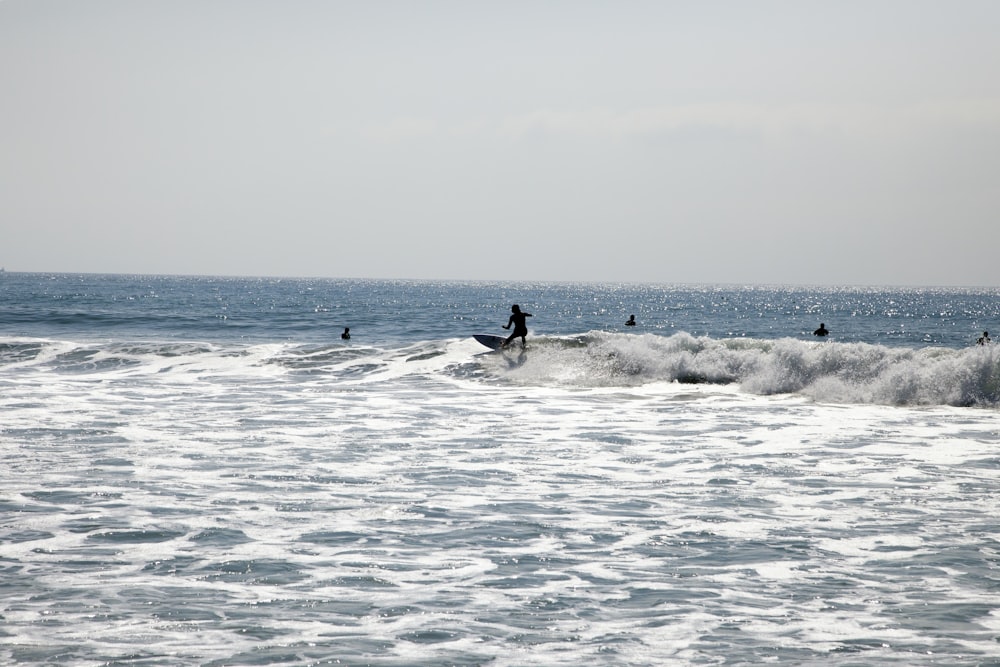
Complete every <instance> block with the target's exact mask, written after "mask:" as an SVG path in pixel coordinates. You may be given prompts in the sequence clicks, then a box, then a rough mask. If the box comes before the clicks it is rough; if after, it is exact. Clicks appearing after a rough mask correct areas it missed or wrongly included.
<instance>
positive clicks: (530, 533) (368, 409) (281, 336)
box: [0, 272, 1000, 667]
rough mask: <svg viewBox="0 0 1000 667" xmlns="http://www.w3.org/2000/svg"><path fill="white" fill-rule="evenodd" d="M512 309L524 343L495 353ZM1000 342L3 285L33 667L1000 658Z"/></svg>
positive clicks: (805, 313)
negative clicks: (494, 343)
mask: <svg viewBox="0 0 1000 667" xmlns="http://www.w3.org/2000/svg"><path fill="white" fill-rule="evenodd" d="M515 303H516V304H519V305H520V306H521V308H522V310H524V311H526V312H529V313H531V314H532V317H531V318H529V319H528V327H529V334H528V337H527V347H526V348H525V349H521V346H520V345H519V344H515V345H513V346H512V347H510V348H508V349H506V350H503V351H500V352H491V351H490V350H488V349H487V348H485V347H483V346H482V345H480V344H478V343H477V342H476V341H475V340H473V339H472V337H471V336H472V335H473V334H476V333H487V334H500V335H504V334H506V333H507V332H506V331H505V330H504V329H502V328H501V326H502V325H503V324H506V323H507V319H508V316H509V314H510V307H511V305H512V304H515ZM632 314H634V315H635V316H636V321H637V323H638V324H637V325H636V326H634V327H626V326H625V325H624V322H625V320H626V319H627V318H628V316H629V315H632ZM821 322H822V323H824V324H825V325H826V328H827V329H829V331H830V335H829V336H827V337H825V338H824V337H817V336H814V335H813V330H814V329H816V328H817V327H818V326H819V324H820V323H821ZM345 327H350V330H351V334H352V337H351V339H350V340H342V339H341V337H340V334H341V332H342V331H343V330H344V328H345ZM990 329H995V330H996V333H997V334H1000V290H998V289H995V288H993V289H935V288H926V289H915V288H914V289H899V288H878V287H849V288H848V287H827V288H824V287H785V286H738V285H730V286H719V285H709V286H697V285H628V284H622V285H619V284H545V283H510V284H507V283H503V284H502V283H488V282H430V281H376V280H372V281H366V280H320V279H274V278H261V279H256V278H212V277H157V276H124V275H68V274H39V273H12V272H6V273H0V457H2V459H0V460H2V463H0V664H6V665H95V666H96V665H142V666H151V665H158V666H159V665H206V666H222V665H376V666H390V665H391V666H404V665H405V666H428V667H430V666H435V667H437V666H440V665H459V666H471V665H491V666H513V665H542V666H544V665H552V666H556V665H565V666H578V665H651V666H652V665H759V664H776V665H833V666H845V667H846V666H849V665H850V666H856V665H907V666H910V665H948V666H954V665H1000V346H998V345H996V344H986V345H978V344H976V341H977V339H978V338H979V337H980V336H982V334H983V331H985V330H990ZM996 337H997V338H1000V336H996Z"/></svg>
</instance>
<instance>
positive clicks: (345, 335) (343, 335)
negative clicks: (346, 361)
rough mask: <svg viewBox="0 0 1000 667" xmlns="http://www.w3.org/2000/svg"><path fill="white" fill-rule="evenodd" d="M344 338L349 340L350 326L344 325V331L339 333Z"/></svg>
mask: <svg viewBox="0 0 1000 667" xmlns="http://www.w3.org/2000/svg"><path fill="white" fill-rule="evenodd" d="M340 337H341V338H343V339H344V340H351V327H344V333H342V334H340Z"/></svg>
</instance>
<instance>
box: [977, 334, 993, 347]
mask: <svg viewBox="0 0 1000 667" xmlns="http://www.w3.org/2000/svg"><path fill="white" fill-rule="evenodd" d="M989 343H990V332H989V331H984V332H983V335H982V336H980V337H979V340H977V341H976V345H989Z"/></svg>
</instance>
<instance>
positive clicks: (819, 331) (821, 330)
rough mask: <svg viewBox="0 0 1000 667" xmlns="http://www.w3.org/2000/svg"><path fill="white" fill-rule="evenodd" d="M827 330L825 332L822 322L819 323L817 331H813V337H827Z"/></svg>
mask: <svg viewBox="0 0 1000 667" xmlns="http://www.w3.org/2000/svg"><path fill="white" fill-rule="evenodd" d="M829 333H830V332H829V330H827V328H826V325H825V324H823V323H822V322H820V323H819V329H816V331H813V336H826V335H829Z"/></svg>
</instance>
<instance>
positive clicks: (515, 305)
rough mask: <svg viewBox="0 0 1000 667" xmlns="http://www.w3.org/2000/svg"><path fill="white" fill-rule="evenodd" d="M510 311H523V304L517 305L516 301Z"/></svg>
mask: <svg viewBox="0 0 1000 667" xmlns="http://www.w3.org/2000/svg"><path fill="white" fill-rule="evenodd" d="M510 312H512V313H520V312H521V306H519V305H517V304H516V303H515V304H514V305H513V306H511V307H510Z"/></svg>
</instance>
